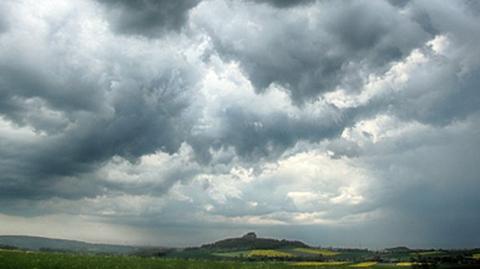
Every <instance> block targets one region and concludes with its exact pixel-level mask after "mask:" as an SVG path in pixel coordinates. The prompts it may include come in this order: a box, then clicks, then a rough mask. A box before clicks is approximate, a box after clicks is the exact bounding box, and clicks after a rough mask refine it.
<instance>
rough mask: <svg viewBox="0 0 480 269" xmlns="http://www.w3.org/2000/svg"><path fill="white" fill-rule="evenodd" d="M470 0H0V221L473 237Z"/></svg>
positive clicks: (474, 72)
mask: <svg viewBox="0 0 480 269" xmlns="http://www.w3.org/2000/svg"><path fill="white" fill-rule="evenodd" d="M479 44H480V4H479V2H478V1H474V0H455V1H434V0H411V1H409V0H376V1H372V0H358V1H347V0H335V1H333V0H317V1H315V0H296V1H293V0H176V1H170V0H157V1H154V0H137V1H128V0H83V1H76V0H43V1H35V0H2V1H1V2H0V234H9V235H20V234H21V235H37V236H47V237H55V238H66V239H77V240H84V241H89V242H107V243H115V244H139V245H161V246H190V245H198V244H202V243H205V242H211V241H214V240H217V239H221V238H225V237H230V236H240V235H242V234H244V233H246V232H250V231H255V232H256V233H257V234H258V235H259V236H261V237H275V238H288V239H298V240H303V241H305V242H307V243H309V244H311V245H314V246H338V247H341V246H348V247H368V248H384V247H392V246H399V245H406V246H410V247H436V248H438V247H449V248H463V247H480V245H479V242H480V234H479V233H478V227H480V214H479V213H480V195H479V192H480V165H479V164H480V88H479V85H480V46H479Z"/></svg>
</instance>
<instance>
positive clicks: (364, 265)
mask: <svg viewBox="0 0 480 269" xmlns="http://www.w3.org/2000/svg"><path fill="white" fill-rule="evenodd" d="M375 264H377V262H361V263H357V264H352V265H350V267H355V268H366V267H370V266H374V265H375Z"/></svg>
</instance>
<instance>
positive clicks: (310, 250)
mask: <svg viewBox="0 0 480 269" xmlns="http://www.w3.org/2000/svg"><path fill="white" fill-rule="evenodd" d="M293 250H294V251H297V252H301V253H306V254H313V255H322V256H335V255H338V254H340V252H335V251H332V250H329V249H318V248H295V249H293Z"/></svg>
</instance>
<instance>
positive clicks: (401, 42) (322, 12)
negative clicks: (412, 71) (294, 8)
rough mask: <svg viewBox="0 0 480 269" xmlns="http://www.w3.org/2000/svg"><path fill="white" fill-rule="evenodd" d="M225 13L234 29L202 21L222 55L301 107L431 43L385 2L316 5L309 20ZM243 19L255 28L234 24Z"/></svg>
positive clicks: (264, 12)
mask: <svg viewBox="0 0 480 269" xmlns="http://www.w3.org/2000/svg"><path fill="white" fill-rule="evenodd" d="M226 9H227V10H222V11H218V12H225V13H229V12H230V13H231V14H230V15H229V16H231V17H233V19H232V23H231V24H217V23H216V21H209V20H205V21H201V22H202V23H203V24H204V26H205V28H206V29H207V31H208V32H209V33H210V34H211V36H212V38H213V42H214V44H215V46H216V48H217V49H218V51H219V53H220V54H221V55H222V56H223V57H225V58H227V59H231V60H233V61H238V62H239V63H240V65H241V66H242V68H243V70H244V71H245V73H246V74H247V75H248V77H249V78H250V80H251V82H252V84H253V85H254V86H255V87H256V88H257V89H258V90H259V91H264V90H265V89H266V88H268V87H269V86H270V85H271V84H279V85H281V86H283V87H285V88H286V89H287V91H288V92H289V93H290V95H291V97H292V99H293V100H294V101H295V102H297V103H302V102H305V101H308V100H310V99H312V98H316V97H318V96H319V95H320V94H322V93H324V92H327V91H332V90H334V89H335V88H336V87H345V88H351V89H356V88H357V87H358V81H360V80H361V75H360V71H361V72H377V71H381V70H384V69H385V68H386V67H388V64H389V63H390V62H392V61H394V60H397V59H400V58H402V57H404V56H405V55H408V54H409V53H410V51H411V50H412V49H413V48H415V47H417V46H419V45H421V44H423V43H424V42H425V41H426V40H428V39H429V38H431V36H430V35H429V34H428V33H426V32H425V31H424V30H423V29H422V27H421V26H420V25H419V24H418V23H416V22H415V21H412V20H409V19H408V17H405V16H402V15H401V14H400V10H399V9H396V8H394V7H393V6H391V5H389V4H388V3H384V2H380V1H376V2H368V1H360V2H349V1H341V2H339V3H337V2H335V4H333V2H329V1H325V2H318V3H317V4H316V5H313V6H311V7H309V8H305V12H307V9H308V10H309V11H310V12H311V13H310V15H309V16H308V17H304V16H303V17H298V16H296V15H295V14H296V13H291V12H290V11H289V10H284V11H275V10H271V9H269V8H268V7H255V8H251V9H248V8H246V7H244V6H238V5H237V6H234V9H233V10H228V8H226ZM201 19H202V18H200V20H201ZM244 20H246V21H249V22H250V24H248V25H244V24H240V23H236V22H240V21H244ZM227 26H228V27H227Z"/></svg>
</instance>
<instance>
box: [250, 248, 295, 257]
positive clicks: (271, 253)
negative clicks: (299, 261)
mask: <svg viewBox="0 0 480 269" xmlns="http://www.w3.org/2000/svg"><path fill="white" fill-rule="evenodd" d="M248 256H249V257H273V258H282V257H294V256H295V255H293V254H291V253H287V252H283V251H278V250H273V249H256V250H252V251H250V252H249V253H248Z"/></svg>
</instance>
